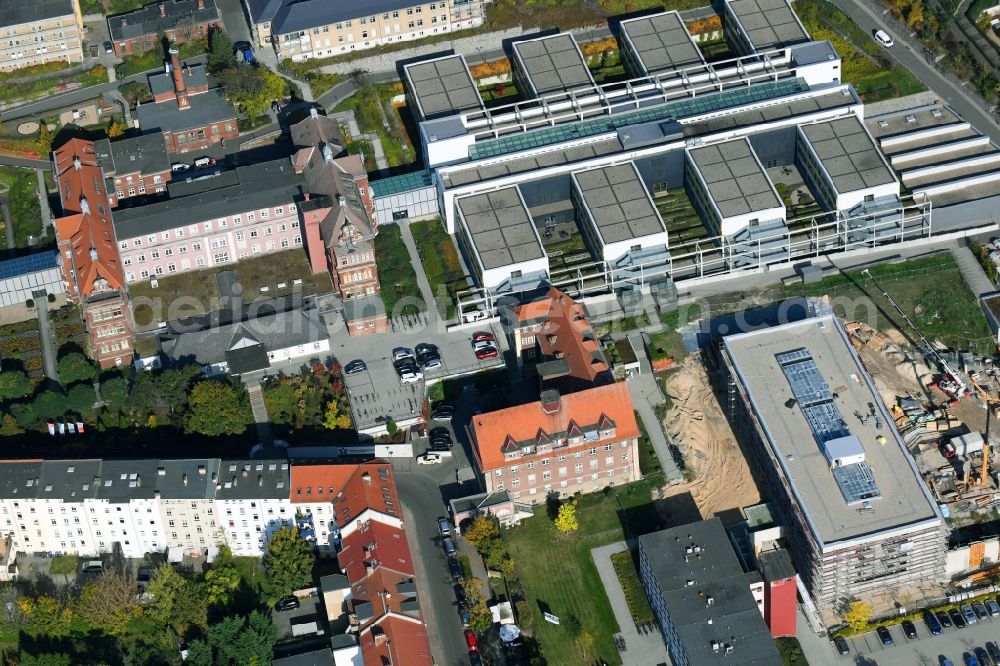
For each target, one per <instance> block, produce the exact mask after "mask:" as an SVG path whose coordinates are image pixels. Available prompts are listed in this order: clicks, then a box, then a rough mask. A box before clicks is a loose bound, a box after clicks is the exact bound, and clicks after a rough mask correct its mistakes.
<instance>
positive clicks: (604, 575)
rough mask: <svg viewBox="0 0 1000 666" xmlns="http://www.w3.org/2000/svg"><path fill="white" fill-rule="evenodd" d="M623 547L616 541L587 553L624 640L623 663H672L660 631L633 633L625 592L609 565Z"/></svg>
mask: <svg viewBox="0 0 1000 666" xmlns="http://www.w3.org/2000/svg"><path fill="white" fill-rule="evenodd" d="M626 548H627V546H626V545H625V542H624V541H617V542H615V543H612V544H608V545H607V546H601V547H600V548H594V549H593V550H592V551H590V556H591V557H592V558H593V559H594V564H595V565H596V566H597V573H598V574H599V575H600V577H601V585H602V586H603V587H604V591H605V593H607V595H608V601H609V602H611V610H613V611H614V613H615V619H616V620H617V621H618V627H619V631H618V634H619V635H620V636H621V637H622V639H623V640H624V641H625V651H624V652H622V653H621V657H622V662H623V663H625V664H628V666H661V665H662V664H669V663H671V662H670V657H668V656H667V646H666V645H665V644H664V643H663V637H662V636H661V635H660V632H659V630H658V629H657V630H654V631H652V632H650V633H646V634H640V633H639V632H638V631H637V630H636V626H635V622H634V621H633V620H632V613H631V611H629V609H628V602H627V601H625V592H624V591H622V586H621V583H620V582H618V574H617V573H615V567H614V565H613V564H611V556H612V555H614V554H615V553H620V552H622V551H623V550H625V549H626Z"/></svg>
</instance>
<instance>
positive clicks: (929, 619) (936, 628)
mask: <svg viewBox="0 0 1000 666" xmlns="http://www.w3.org/2000/svg"><path fill="white" fill-rule="evenodd" d="M924 624H926V625H927V628H928V629H930V631H931V634H932V635H934V636H940V635H941V622H939V621H938V619H937V617H936V616H935V615H934V613H932V612H930V611H927V612H926V613H924Z"/></svg>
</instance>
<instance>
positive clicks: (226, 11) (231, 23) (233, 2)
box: [215, 0, 258, 53]
mask: <svg viewBox="0 0 1000 666" xmlns="http://www.w3.org/2000/svg"><path fill="white" fill-rule="evenodd" d="M215 5H216V7H218V8H219V14H220V15H221V16H222V26H223V27H224V28H225V30H226V33H227V34H228V35H229V37H230V38H232V40H233V42H250V43H251V44H252V43H253V40H251V39H250V23H249V21H248V19H247V14H246V12H245V11H244V9H243V3H242V2H241V1H240V0H216V3H215ZM257 50H258V49H257V46H256V44H254V53H256V52H257Z"/></svg>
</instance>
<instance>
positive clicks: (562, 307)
mask: <svg viewBox="0 0 1000 666" xmlns="http://www.w3.org/2000/svg"><path fill="white" fill-rule="evenodd" d="M515 312H516V314H517V318H518V321H519V322H520V324H521V326H525V325H532V324H538V323H539V321H543V322H544V323H543V324H542V328H541V330H539V331H538V332H537V334H536V341H537V343H538V347H539V349H540V351H541V353H542V356H543V357H544V358H545V359H547V360H552V359H563V360H565V361H566V363H567V364H568V365H569V374H570V375H571V376H573V377H576V378H577V379H582V380H584V381H588V382H593V383H606V382H607V381H610V377H608V376H607V373H608V370H609V368H608V364H607V362H606V361H605V360H604V356H603V355H602V354H601V353H600V349H601V347H600V345H599V344H598V342H597V338H596V336H595V335H594V333H593V331H592V330H591V328H590V323H589V322H588V321H587V318H586V312H585V311H584V309H583V306H582V305H580V304H579V303H577V302H576V301H574V300H573V299H572V298H570V297H569V296H567V295H566V294H564V293H563V292H561V291H559V290H558V289H556V288H555V287H552V288H551V289H550V290H549V292H548V293H547V294H546V295H545V297H544V298H542V299H539V300H537V301H532V302H531V303H526V304H524V305H521V306H518V307H517V308H516V309H515Z"/></svg>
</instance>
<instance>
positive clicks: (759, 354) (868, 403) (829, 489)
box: [723, 315, 940, 544]
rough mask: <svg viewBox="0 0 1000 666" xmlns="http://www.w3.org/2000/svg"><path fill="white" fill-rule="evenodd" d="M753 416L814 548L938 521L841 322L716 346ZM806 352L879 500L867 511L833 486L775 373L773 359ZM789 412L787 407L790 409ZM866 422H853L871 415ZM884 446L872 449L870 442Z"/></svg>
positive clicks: (788, 327)
mask: <svg viewBox="0 0 1000 666" xmlns="http://www.w3.org/2000/svg"><path fill="white" fill-rule="evenodd" d="M723 342H724V344H725V348H726V351H727V353H728V356H729V358H730V359H731V361H732V363H733V366H734V367H735V370H736V373H737V375H738V376H739V378H740V381H741V383H742V384H743V386H744V388H745V389H746V391H747V394H748V396H749V399H750V401H751V403H752V407H753V411H754V412H755V413H756V415H757V418H758V420H759V422H760V424H761V427H762V428H763V430H764V432H765V433H766V436H767V439H768V441H767V442H766V443H765V444H764V445H765V446H770V447H771V450H772V452H773V455H774V457H775V458H776V459H777V460H778V461H780V465H781V470H780V473H781V474H782V476H784V477H785V478H786V479H788V481H789V485H790V487H791V489H792V492H793V493H794V495H795V497H796V498H797V500H798V504H799V507H800V508H801V510H802V512H803V513H804V514H805V516H806V519H807V521H808V522H809V525H810V526H811V528H812V531H813V532H814V534H815V536H816V538H817V540H818V541H819V542H820V543H822V544H834V543H836V542H839V541H844V540H848V539H856V538H860V537H866V536H876V533H878V532H882V531H885V530H891V529H896V528H902V527H908V526H915V525H916V524H918V523H928V522H929V521H937V522H939V521H940V516H939V515H938V513H937V509H936V506H935V505H934V503H933V501H932V500H931V497H930V496H929V495H928V494H927V488H926V487H925V486H924V483H923V482H922V481H921V480H920V478H919V475H918V472H917V469H916V467H915V466H914V464H913V461H912V459H911V458H910V456H909V454H908V453H906V451H905V446H904V444H903V442H902V441H901V439H900V438H899V433H898V432H897V431H896V429H895V428H894V427H893V420H892V417H891V416H890V415H889V413H888V411H887V410H886V408H885V404H884V403H883V402H882V398H881V397H880V396H879V394H878V392H877V391H876V390H875V385H874V384H873V383H872V380H871V378H870V377H869V376H868V373H867V372H866V371H865V369H864V367H863V366H862V365H861V362H860V361H859V360H858V358H857V356H856V355H855V353H854V349H853V347H851V344H850V342H849V341H848V339H847V335H846V334H845V333H844V331H843V329H842V327H841V325H840V322H839V321H837V319H836V318H835V317H833V316H830V315H827V316H824V317H815V318H812V319H806V320H804V321H799V322H794V323H790V324H783V325H781V326H774V327H771V328H765V329H761V330H757V331H753V332H750V333H742V334H737V335H731V336H728V337H726V338H724V339H723ZM798 349H805V350H806V352H808V353H809V354H810V355H811V356H812V359H813V361H814V362H815V364H816V367H817V369H818V370H819V374H820V375H821V376H822V378H823V381H825V382H826V384H827V386H828V387H829V389H830V390H831V391H832V393H833V394H834V396H835V397H834V399H833V404H834V405H835V406H836V408H837V409H838V410H839V412H840V414H841V415H842V416H843V418H844V419H845V420H846V421H847V427H848V428H849V429H850V431H851V434H853V435H855V436H856V437H857V438H858V439H859V440H860V442H861V445H862V447H863V449H864V455H865V462H867V463H868V465H869V466H870V467H871V469H872V472H873V476H874V480H875V483H876V484H877V485H878V489H879V492H880V493H881V497H880V498H879V499H874V500H872V501H871V510H870V511H868V510H864V509H863V508H862V507H860V506H859V505H848V504H847V502H846V501H845V500H844V499H843V496H842V495H841V491H840V488H839V486H838V485H837V482H836V481H835V480H834V477H833V474H832V472H831V467H830V464H829V463H828V462H827V459H826V457H825V456H824V453H823V450H822V448H821V447H820V444H819V443H818V441H817V439H816V438H815V437H814V435H813V430H812V429H811V428H810V426H809V423H808V422H807V421H806V418H805V417H804V415H803V412H802V409H801V407H800V406H799V405H798V404H797V403H796V402H795V401H794V400H793V394H792V387H791V385H790V384H789V381H788V379H787V378H786V376H785V374H784V373H783V372H782V368H781V367H779V364H778V360H777V358H776V357H777V355H778V354H782V353H786V352H790V351H794V350H798ZM789 405H791V406H789ZM873 409H874V410H876V414H875V415H876V416H877V417H878V419H880V420H881V423H882V428H881V429H879V428H877V427H876V419H875V418H868V419H867V420H865V421H862V420H861V419H859V418H857V417H856V416H855V414H856V413H857V414H870V413H871V411H872V410H873ZM879 436H883V437H885V438H886V442H885V444H879V443H878V441H877V439H876V438H877V437H879Z"/></svg>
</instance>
